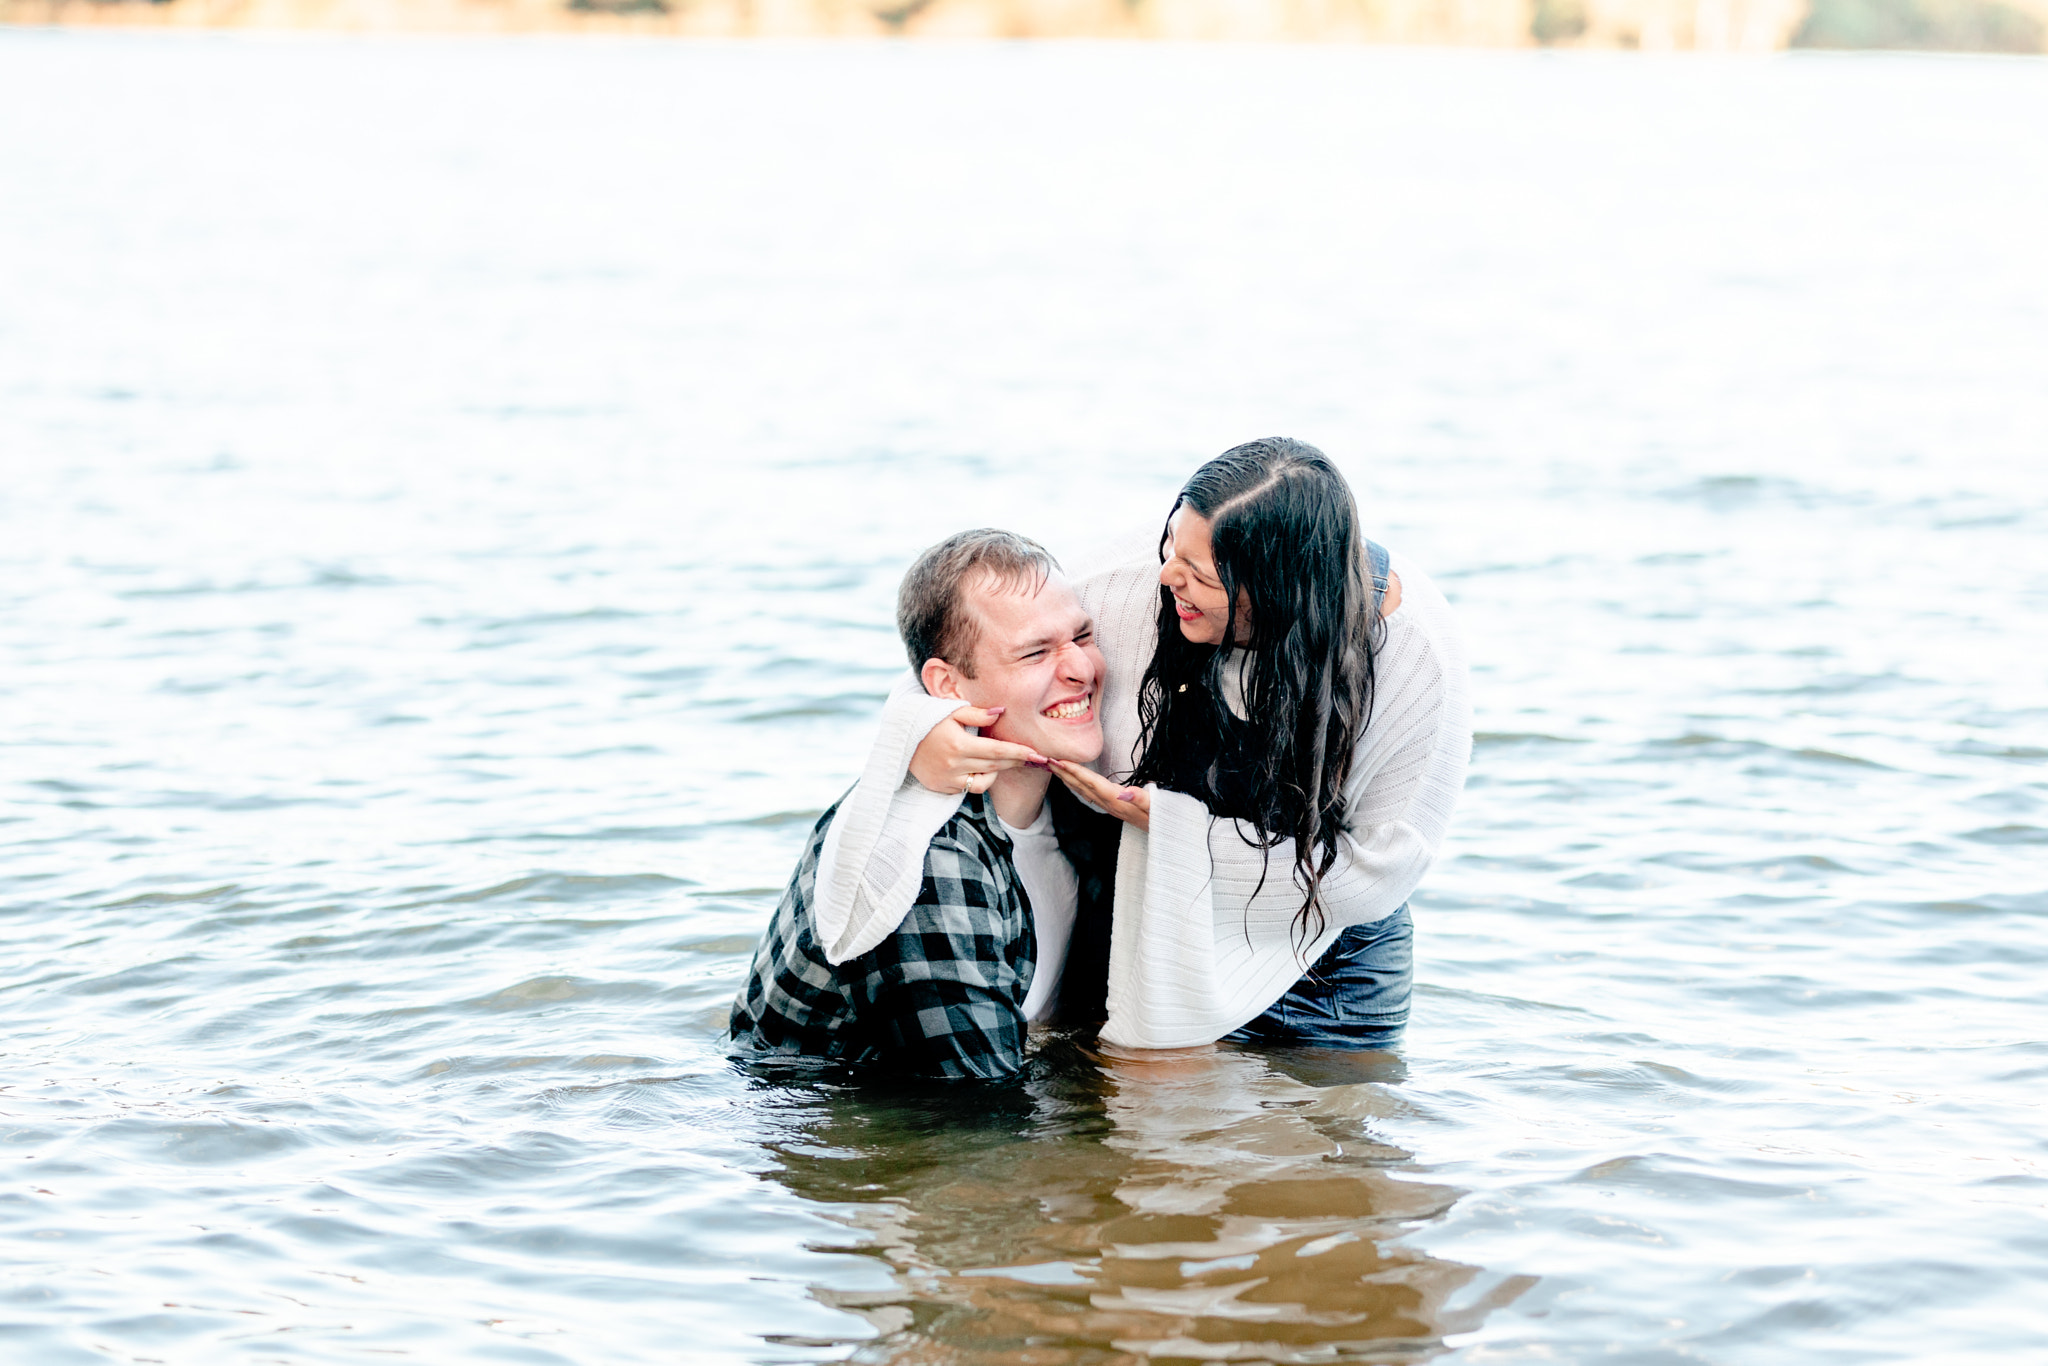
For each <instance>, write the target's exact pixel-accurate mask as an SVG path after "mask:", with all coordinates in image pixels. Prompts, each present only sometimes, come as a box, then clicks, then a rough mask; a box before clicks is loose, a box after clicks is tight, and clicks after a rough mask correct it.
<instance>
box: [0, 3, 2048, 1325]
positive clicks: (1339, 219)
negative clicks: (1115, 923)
mask: <svg viewBox="0 0 2048 1366" xmlns="http://www.w3.org/2000/svg"><path fill="white" fill-rule="evenodd" d="M0 126H4V127H5V128H6V129H7V130H8V131H7V135H6V136H5V138H4V139H0V461H4V473H5V480H4V484H0V604H4V606H0V709H4V710H0V719H4V724H0V792H4V805H0V981H4V982H5V984H6V989H5V992H4V996H0V1001H4V1012H0V1051H4V1068H0V1154H4V1161H5V1163H6V1179H5V1182H4V1185H0V1268H4V1269H0V1357H4V1358H5V1359H6V1360H8V1361H20V1362H24V1363H35V1366H55V1364H57V1363H71V1362H95V1363H98V1362H131V1361H133V1362H144V1361H163V1362H191V1363H221V1362H274V1361H289V1362H316V1361H336V1362H341V1361H346V1362H359V1361H370V1360H389V1359H394V1358H396V1359H404V1360H415V1361H424V1362H432V1363H441V1362H454V1361H478V1362H484V1361H490V1362H517V1363H559V1362H575V1363H593V1364H601V1366H615V1364H618V1363H643V1362H646V1363H654V1362H661V1363H673V1362H691V1363H695V1362H717V1363H726V1362H733V1363H738V1362H821V1361H836V1360H852V1361H858V1362H867V1363H960V1364H962V1366H966V1364H969V1363H972V1364H975V1366H980V1364H983V1363H986V1364H988V1366H996V1364H998V1363H1000V1364H1002V1366H1068V1364H1069V1363H1071V1364H1072V1366H1104V1364H1106V1363H1131V1362H1140V1361H1144V1360H1146V1359H1161V1360H1189V1359H1195V1360H1238V1361H1269V1362H1324V1361H1363V1362H1411V1361H1420V1360H1423V1359H1427V1358H1431V1357H1439V1358H1440V1359H1444V1360H1451V1361H1459V1362H1470V1363H1474V1364H1475V1366H1476V1364H1477V1363H1500V1362H1537V1361H1544V1362H1551V1361H1573V1362H1577V1361H1590V1360H1594V1359H1599V1360H1602V1361H1617V1362H1630V1363H1662V1362H1673V1363H1677V1362H1715V1363H1763V1362H1787V1363H1801V1364H1802V1366H1804V1364H1807V1363H1816V1362H1843V1363H1869V1362H1887V1361H1940V1362H1945V1363H1955V1362H2001V1363H2009V1362H2013V1361H2017V1360H2023V1359H2026V1358H2028V1357H2030V1356H2032V1355H2036V1354H2038V1353H2039V1352H2040V1351H2041V1350H2042V1347H2043V1343H2044V1342H2048V1218H2044V1206H2048V1167H2044V1162H2048V1143H2044V1136H2043V1134H2044V1129H2048V1109H2044V1106H2043V1103H2042V1096H2043V1094H2044V1082H2048V1011H2044V1008H2043V1003H2042V998H2043V989H2042V981H2043V974H2044V972H2048V935H2044V932H2043V931H2044V918H2048V662H2044V661H2048V649H2044V642H2048V472H2044V471H2048V250H2044V246H2043V244H2044V243H2048V139H2044V138H2043V137H2042V136H2041V134H2042V131H2043V129H2044V128H2048V62H2044V61H2038V60H2027V59H2010V60H2006V59H1941V58H1921V57H1883V56H1880V57H1856V58H1843V57H1821V56H1805V57H1799V58H1777V59H1756V60H1751V59H1726V60H1713V59H1700V60H1688V59H1680V58H1669V59H1658V58H1634V57H1625V56H1592V55H1588V56H1555V55H1540V54H1487V53H1451V52H1429V51H1396V50H1370V49H1357V48H1324V49H1307V48H1286V47H1263V48H1232V47H1172V46H1156V47H1138V46H1118V45H1106V44H1105V45H1059V44H1044V45H1032V46H1023V45H1010V46H1005V45H990V46H958V47H955V46H946V45H941V44H929V45H914V46H902V45H888V44H875V45H863V44H848V45H844V46H776V45H770V44H758V45H738V46H720V45H712V44H703V45H680V44H669V43H656V42H648V43H630V42H606V41H576V40H568V39H545V40H533V41H455V40H448V41H436V40H409V41H377V40H363V39H343V38H323V37H310V36H296V37H282V36H278V37H264V36H206V35H191V36H188V35H122V34H75V33H53V32H36V31H24V30H15V31H9V32H0ZM1275 433H1284V434H1290V435H1296V436H1301V437H1304V438H1307V439H1310V440H1313V441H1315V442H1317V443H1319V444H1321V445H1322V446H1324V447H1325V448H1326V449H1327V450H1329V451H1330V452H1331V453H1332V454H1333V455H1335V456H1336V457H1337V458H1338V459H1339V461H1340V463H1342V465H1343V466H1344V467H1345V469H1346V470H1347V471H1348V472H1349V474H1350V475H1351V477H1352V478H1353V480H1354V481H1355V484H1356V487H1357V488H1358V490H1359V493H1360V496H1361V500H1362V503H1363V506H1364V509H1365V516H1366V520H1367V524H1368V526H1369V528H1370V530H1371V532H1372V534H1373V535H1374V536H1375V537H1377V538H1378V539H1380V540H1383V541H1385V542H1387V543H1389V544H1392V545H1395V546H1397V547H1400V548H1401V549H1403V550H1405V551H1407V552H1408V553H1410V554H1411V555H1413V556H1414V557H1416V560H1417V562H1418V563H1420V564H1422V565H1425V566H1427V567H1429V568H1430V569H1431V570H1432V572H1433V573H1434V574H1435V575H1436V576H1437V577H1438V579H1439V582H1440V583H1442V584H1443V585H1444V587H1445V588H1446V590H1447V592H1448V593H1449V594H1450V595H1451V596H1452V598H1453V600H1454V602H1455V603H1456V604H1457V605H1458V607H1459V609H1460V611H1461V615H1462V620H1463V622H1464V625H1465V628H1466V631H1467V633H1468V636H1469V639H1470V643H1471V649H1472V656H1473V660H1474V670H1475V672H1474V688H1475V694H1476V706H1477V712H1478V722H1477V724H1478V728H1479V730H1480V732H1481V734H1480V736H1479V738H1478V742H1477V750H1476V753H1475V756H1474V764H1473V769H1472V778H1471V784H1470V787H1469V789H1468V791H1467V793H1466V796H1465V800H1464V804H1463V806H1462V808H1461V814H1460V818H1459V822H1458V825H1457V829H1456V833H1455V835H1454V838H1453V841H1452V844H1451V845H1450V847H1449V848H1448V849H1447V851H1446V853H1445V856H1444V858H1443V860H1442V861H1441V863H1440V864H1439V866H1438V867H1437V868H1436V870H1435V871H1434V872H1433V874H1432V875H1431V877H1430V878H1429V880H1428V882H1427V884H1426V886H1425V888H1424V890H1423V891H1422V893H1421V894H1420V895H1418V896H1417V898H1416V900H1415V922H1416V927H1417V934H1418V959H1419V985H1418V988H1417V999H1416V1009H1415V1020H1414V1024H1413V1026H1412V1028H1411V1033H1410V1038H1409V1042H1408V1045H1407V1047H1406V1050H1405V1052H1404V1054H1403V1055H1402V1056H1401V1057H1400V1058H1399V1059H1389V1058H1386V1057H1378V1058H1371V1059H1365V1060H1358V1059H1350V1060H1346V1059H1344V1058H1341V1057H1327V1056H1320V1057H1319V1056H1312V1055H1287V1054H1266V1053H1259V1052H1249V1051H1245V1052H1222V1053H1218V1054H1216V1055H1215V1056H1214V1057H1211V1058H1207V1059H1196V1060H1192V1061H1186V1062H1182V1063H1179V1064H1176V1065H1173V1066H1164V1065H1149V1066H1148V1065H1138V1064H1133V1063H1114V1062H1110V1063H1105V1062H1103V1061H1102V1060H1100V1059H1096V1058H1092V1057H1089V1056H1087V1055H1086V1054H1083V1053H1080V1052H1078V1051H1076V1050H1074V1049H1073V1048H1071V1047H1062V1046H1053V1047H1050V1048H1048V1049H1047V1050H1046V1052H1045V1053H1044V1054H1043V1055H1042V1056H1041V1057H1040V1059H1039V1061H1038V1064H1037V1065H1036V1069H1035V1071H1034V1074H1033V1079H1032V1081H1031V1082H1030V1084H1029V1085H1028V1086H1027V1087H1026V1088H1024V1089H1023V1090H1022V1091H1019V1092H1015V1093H1006V1094H1004V1095H1001V1096H999V1097H996V1098H989V1097H985V1096H984V1097H978V1098H975V1099H972V1100H970V1101H966V1102H960V1103H949V1102H945V1101H920V1100H916V1099H913V1098H904V1097H891V1096H884V1095H876V1094H863V1093H861V1092H858V1091H847V1090H830V1089H801V1088H790V1089H777V1088H774V1087H769V1086H765V1085H763V1084H760V1083H758V1082H754V1081H750V1080H749V1079H747V1078H746V1077H744V1076H742V1075H741V1074H739V1073H737V1072H735V1071H734V1070H732V1069H731V1067H730V1066H729V1065H728V1064H727V1062H726V1061H725V1059H724V1057H723V1051H722V1040H721V1029H722V1026H723V1022H724V1018H725V1010H726V1006H727V1004H728V1002H729V1001H730V999H731V997H732V995H733V992H734V990H735V988H736V986H737V985H738V983H739V982H740V980H741V976H742V974H743V972H744V970H745V965H746V960H747V955H748V952H749V949H750V947H751V944H752V941H753V939H754V937H755V935H756V934H757V933H758V932H759V930H760V929H761V927H762V926H763V924H764V923H765V922H766V919H767V917H768V914H769V911H770V909H771V907H772V905H773V903H774V901H775V899H776V897H777V895H778V892H779V889H780V887H781V886H782V884H783V882H784V880H785V879H786V877H787V876H788V873H789V869H790V866H791V864H792V862H793V860H794V858H795V856H796V853H797V851H798V847H799V843H800V841H801V839H802V837H803V834H804V832H805V830H806V828H807V827H808V826H809V824H810V823H811V821H812V820H813V819H814V817H815V815H816V813H817V812H818V811H820V810H822V809H823V808H824V807H825V806H826V805H827V804H828V803H830V802H831V801H832V800H833V799H834V798H836V797H837V795H838V794H839V793H840V791H841V790H842V789H843V788H844V787H845V786H846V784H847V783H848V782H849V781H850V780H851V778H852V776H853V774H854V772H855V771H856V768H857V765H858V763H859V760H860V757H861V755H862V754H863V753H864V751H865V747H866V742H867V736H868V730H869V724H870V720H871V718H872V717H873V716H874V715H875V713H876V711H877V709H878V706H879V704H880V700H881V698H882V697H883V695H884V694H885V692H886V690H887V688H888V686H889V683H890V680H891V677H892V674H893V673H894V671H895V670H896V669H897V668H898V667H899V665H900V659H899V657H898V647H897V644H896V640H895V636H894V632H893V629H892V627H891V620H890V614H891V606H892V601H893V594H894V588H895V582H896V578H897V576H898V575H899V574H900V573H901V571H902V569H903V568H904V566H905V564H906V563H907V561H908V560H909V558H910V557H911V556H912V555H913V554H914V553H915V552H916V551H917V550H918V549H920V548H921V547H922V546H924V545H926V544H928V543H930V542H931V541H933V540H935V539H937V538H938V537H940V536H942V535H944V534H946V533H948V532H950V531H953V530H956V529H958V528H960V527H963V526H968V525H976V524H985V523H991V522H993V523H1000V524H1003V525H1007V526H1010V527H1014V528H1016V529H1018V530H1021V531H1025V532H1027V533H1032V534H1037V535H1039V536H1041V537H1042V538H1043V539H1045V540H1046V541H1048V542H1049V543H1050V544H1052V545H1053V546H1054V547H1055V548H1056V549H1060V550H1063V551H1066V552H1069V553H1073V554H1079V553H1081V552H1083V551H1085V550H1086V548H1087V547H1089V546H1090V545H1092V544H1094V543H1096V542H1098V541H1099V540H1101V539H1102V538H1106V537H1114V536H1119V535H1127V534H1131V533H1134V532H1137V533H1143V532H1145V531H1147V530H1149V529H1150V528H1152V527H1154V526H1155V525H1156V524H1157V522H1158V520H1159V519H1160V517H1161V516H1162V515H1163V514H1164V511H1165V509H1166V507H1167V505H1168V504H1169V502H1170V501H1171V498H1172V495H1173V491H1174V490H1175V488H1176V487H1177V485H1178V483H1179V481H1180V480H1181V479H1182V478H1183V477H1185V475H1186V474H1187V473H1188V472H1189V471H1190V470H1191V469H1193V467H1194V466H1195V465H1196V464H1197V463H1198V462H1199V461H1200V460H1202V459H1203V458H1205V457H1207V456H1209V455H1212V454H1214V453H1216V452H1218V451H1220V450H1222V449H1223V448H1224V447H1226V446H1228V445H1231V444H1233V443H1235V442H1237V441H1240V440H1243V439H1246V438H1249V437H1253V436H1260V435H1269V434H1275Z"/></svg>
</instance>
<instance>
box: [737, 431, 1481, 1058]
mask: <svg viewBox="0 0 2048 1366" xmlns="http://www.w3.org/2000/svg"><path fill="white" fill-rule="evenodd" d="M897 625H898V627H899V629H900V631H901V633H902V636H903V643H904V648H905V650H906V651H907V653H908V655H909V658H910V663H911V667H912V669H914V670H915V671H916V673H915V676H914V677H908V678H906V679H904V680H903V681H902V682H901V683H899V685H898V686H897V688H896V690H895V692H894V693H893V694H892V695H891V697H890V699H889V702H888V705H887V707H886V708H885V709H884V712H883V718H882V727H881V734H880V736H879V738H878V739H877V741H876V743H875V747H874V749H873V751H872V752H871V753H870V755H869V759H868V763H867V767H866V769H865V771H864V772H863V774H862V776H861V778H860V781H859V782H858V783H856V784H855V785H854V787H853V789H852V790H851V791H849V792H848V793H847V794H846V796H845V797H843V798H842V799H841V800H840V801H839V803H838V804H837V805H836V806H834V807H833V808H832V809H831V810H829V811H827V812H826V813H825V814H824V815H823V816H822V817H820V819H819V821H818V823H817V825H816V826H815V827H814V828H813V829H812V831H811V835H810V838H809V840H808V841H807V843H806V845H805V848H804V853H803V856H802V858H801V859H800V860H799V861H798V864H797V869H796V872H795V874H794V876H793V877H792V878H791V880H790V884H789V888H788V891H787V892H786V893H785V894H784V896H783V899H782V902H781V904H780V905H779V906H778V907H777V908H776V911H775V915H774V918H773V920H772V921H771V923H770V925H769V928H768V932H767V934H766V936H765V937H764V938H763V940H762V942H761V945H760V948H759V949H758V950H757V951H756V953H755V956H754V961H753V968H752V972H751V974H750V977H749V980H748V982H747V985H746V987H745V988H744V989H743V990H742V991H741V993H740V997H739V1000H738V1001H737V1002H736V1003H735V1005H734V1008H733V1015H732V1037H733V1041H734V1045H735V1051H736V1053H737V1054H738V1055H739V1056H741V1057H744V1058H748V1059H753V1060H760V1061H766V1060H774V1059H789V1060H795V1059H799V1058H802V1059H816V1060H821V1061H829V1062H836V1063H841V1064H846V1065H849V1066H853V1067H857V1068H860V1069H862V1070H864V1071H868V1072H871V1073H873V1074H875V1075H878V1076H892V1077H899V1078H930V1079H936V1080H945V1081H961V1080H994V1079H999V1078H1003V1077H1008V1076H1012V1075H1014V1074H1016V1073H1017V1072H1018V1071H1020V1070H1021V1069H1022V1067H1023V1065H1024V1058H1025V1052H1026V1040H1027V1037H1028V1033H1029V1029H1030V1027H1031V1026H1033V1025H1049V1026H1055V1027H1060V1028H1077V1029H1094V1030H1096V1032H1097V1036H1098V1038H1099V1039H1100V1041H1101V1042H1102V1043H1103V1044H1104V1045H1106V1046H1109V1047H1111V1048H1114V1049H1118V1050H1140V1049H1167V1048H1185V1047H1191V1046H1196V1045H1204V1044H1211V1043H1214V1042H1217V1041H1218V1040H1229V1041H1232V1042H1236V1043H1253V1044H1308V1045H1315V1046H1321V1047H1339V1048H1386V1047H1390V1046H1391V1045H1393V1044H1394V1043H1395V1042H1397V1041H1398V1040H1399V1037H1400V1034H1401V1031H1402V1028H1403V1026H1404V1025H1405V1024H1406V1022H1407V1018H1408V997H1409V990H1410V985H1411V981H1412V953H1411V942H1412V929H1411V927H1410V923H1409V917H1408V906H1407V902H1408V897H1409V894H1410V893H1411V892H1413V891H1414V890H1415V888H1416V886H1417V885H1418V884H1419V883H1420V882H1421V880H1422V876H1423V874H1424V873H1425V872H1426V871H1427V870H1428V868H1429V865H1430V862H1431V860H1432V859H1433V858H1434V857H1435V855H1436V851H1437V849H1438V848H1439V847H1440V846H1441V844H1442V842H1443V839H1444V835H1445V833H1446V830H1447V829H1448V827H1449V824H1450V816H1451V808H1452V806H1453V805H1454V804H1455V802H1456V800H1457V797H1458V793H1459V791H1460V789H1461V788H1462V787H1463V785H1464V779H1465V767H1466V763H1467V761H1468V759H1469V757H1470V754H1471V746H1472V729H1471V707H1470V703H1469V701H1468V698H1467V692H1466V666H1465V657H1464V651H1463V647H1462V644H1461V643H1460V640H1459V638H1458V633H1457V629H1456V626H1455V623H1454V622H1453V621H1452V618H1451V613H1450V608H1449V606H1448V605H1447V604H1446V603H1445V601H1444V599H1443V596H1442V595H1441V594H1440V593H1439V592H1438V591H1437V590H1436V588H1435V587H1434V586H1433V585H1432V584H1431V583H1430V582H1429V581H1428V579H1427V578H1426V577H1424V576H1423V574H1422V573H1421V571H1420V570H1418V569H1416V568H1415V567H1414V566H1412V565H1410V564H1408V563H1407V562H1406V561H1405V560H1404V559H1402V558H1400V557H1395V556H1390V555H1389V554H1388V552H1387V551H1386V550H1384V549H1383V548H1381V547H1380V546H1379V545H1377V544H1376V543H1374V542H1372V541H1370V540H1368V539H1367V538H1366V537H1365V535H1364V534H1363V532H1362V531H1361V529H1360V527H1359V522H1358V509H1357V504H1356V502H1355V500H1354V499H1353V497H1352V494H1351V490H1350V488H1349V487H1348V486H1347V485H1346V483H1345V481H1344V479H1343V476H1342V475H1340V474H1339V473H1338V472H1337V469H1336V467H1335V466H1334V465H1333V464H1331V462H1330V461H1329V459H1328V458H1327V457H1326V456H1324V455H1323V453H1322V452H1321V451H1319V450H1317V449H1316V448H1315V447H1313V446H1310V445H1307V444H1305V443H1303V442H1299V441H1293V440H1288V439H1284V438H1274V439H1269V440H1263V441H1254V442H1249V443H1247V444H1245V445H1242V446H1237V447H1234V448H1233V449H1231V450H1228V451H1226V452H1224V453H1223V454H1222V455H1220V456H1218V457H1216V458H1215V459H1214V460H1211V461H1209V462H1208V463H1207V464H1205V465H1203V466H1202V467H1201V468H1200V469H1199V470H1197V471H1196V472H1195V474H1194V476H1193V477H1192V478H1191V479H1189V480H1188V482H1187V484H1186V486H1185V487H1184V488H1182V490H1181V492H1180V496H1179V497H1178V498H1176V499H1175V500H1174V505H1173V507H1172V509H1171V510H1170V512H1169V514H1168V519H1167V522H1166V525H1165V530H1164V533H1163V535H1162V536H1161V539H1160V542H1159V549H1158V552H1157V554H1156V556H1154V555H1149V554H1148V555H1146V556H1144V557H1143V558H1142V559H1138V560H1135V561H1131V562H1127V563H1122V564H1118V565H1115V566H1113V567H1111V568H1109V569H1106V570H1104V571H1102V572H1099V573H1095V574H1091V575H1088V576H1087V577H1084V578H1082V579H1080V580H1078V581H1074V582H1070V581H1069V580H1068V579H1066V578H1065V577H1064V576H1063V575H1062V574H1061V572H1060V570H1059V567H1058V565H1057V564H1055V563H1054V561H1053V560H1052V557H1051V556H1049V555H1048V554H1047V553H1046V552H1045V551H1044V550H1043V549H1042V548H1041V547H1039V546H1038V545H1037V544H1036V543H1035V542H1032V541H1029V540H1026V539H1025V538H1023V537H1021V536H1016V535H1013V534H1010V533H1008V532H1002V531H988V530H983V531H970V532H964V533H962V534H960V535H957V536H954V537H951V538H949V539H948V540H946V541H944V542H942V543H940V544H939V545H937V546H935V547H933V548H932V549H931V550H928V551H926V552H925V553H924V555H923V556H921V557H920V558H919V559H918V561H917V563H916V564H914V565H913V566H912V567H911V569H910V572H909V573H908V574H906V575H905V577H904V580H903V585H902V589H901V591H900V593H899V596H898V610H897Z"/></svg>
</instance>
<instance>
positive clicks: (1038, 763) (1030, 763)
mask: <svg viewBox="0 0 2048 1366" xmlns="http://www.w3.org/2000/svg"><path fill="white" fill-rule="evenodd" d="M1024 767H1026V768H1051V767H1052V760H1050V759H1026V760H1025V761H1024Z"/></svg>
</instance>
